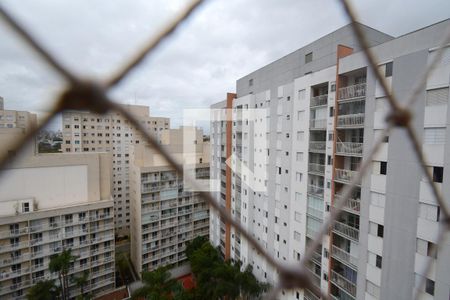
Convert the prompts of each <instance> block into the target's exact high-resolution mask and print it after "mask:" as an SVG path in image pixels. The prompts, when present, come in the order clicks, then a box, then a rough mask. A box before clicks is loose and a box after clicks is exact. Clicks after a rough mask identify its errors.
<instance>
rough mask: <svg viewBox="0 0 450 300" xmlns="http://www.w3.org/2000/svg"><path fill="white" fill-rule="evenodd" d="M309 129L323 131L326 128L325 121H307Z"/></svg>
mask: <svg viewBox="0 0 450 300" xmlns="http://www.w3.org/2000/svg"><path fill="white" fill-rule="evenodd" d="M309 128H310V129H323V130H325V129H326V128H327V119H311V120H310V121H309Z"/></svg>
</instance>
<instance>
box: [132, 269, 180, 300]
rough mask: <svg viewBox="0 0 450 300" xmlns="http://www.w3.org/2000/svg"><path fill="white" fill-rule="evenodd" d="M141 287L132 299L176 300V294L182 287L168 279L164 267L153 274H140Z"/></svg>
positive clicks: (168, 275)
mask: <svg viewBox="0 0 450 300" xmlns="http://www.w3.org/2000/svg"><path fill="white" fill-rule="evenodd" d="M142 282H143V284H144V286H143V287H141V288H140V289H138V290H137V291H135V292H134V293H133V295H132V297H131V298H132V299H138V298H144V299H147V300H172V299H183V298H177V297H178V295H177V293H180V292H181V291H182V287H181V286H180V284H179V283H178V282H177V281H176V279H171V278H170V273H169V272H168V269H167V268H166V267H161V268H158V269H156V270H155V271H153V272H142Z"/></svg>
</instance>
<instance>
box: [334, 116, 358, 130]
mask: <svg viewBox="0 0 450 300" xmlns="http://www.w3.org/2000/svg"><path fill="white" fill-rule="evenodd" d="M336 127H337V128H357V127H364V113H357V114H348V115H340V116H338V117H337V124H336Z"/></svg>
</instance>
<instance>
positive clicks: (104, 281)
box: [0, 128, 115, 299]
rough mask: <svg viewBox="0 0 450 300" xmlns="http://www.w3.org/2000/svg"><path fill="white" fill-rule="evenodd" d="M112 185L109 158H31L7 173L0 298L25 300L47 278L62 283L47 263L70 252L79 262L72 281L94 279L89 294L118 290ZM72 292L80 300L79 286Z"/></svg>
mask: <svg viewBox="0 0 450 300" xmlns="http://www.w3.org/2000/svg"><path fill="white" fill-rule="evenodd" d="M14 129H15V128H13V129H12V130H14ZM3 130H6V129H3ZM19 134H21V132H19ZM2 137H3V134H2V133H0V140H1V141H3V139H2ZM31 153H33V151H31ZM111 178H112V170H111V154H108V153H86V154H84V153H79V154H43V155H27V156H26V157H24V158H21V159H19V160H17V161H16V162H15V163H14V164H13V165H10V166H8V167H7V169H5V170H3V171H2V177H1V180H0V298H1V299H26V293H27V289H28V288H30V287H31V286H33V285H34V284H36V283H37V282H39V281H41V280H44V279H55V283H56V284H58V280H57V279H58V275H57V274H55V273H51V272H50V271H49V268H48V264H49V262H50V259H51V257H52V256H53V255H57V254H59V253H61V252H62V251H63V249H72V254H73V255H75V256H77V258H76V260H75V261H74V262H73V263H72V265H71V267H70V269H69V275H70V276H71V277H77V276H80V275H81V274H82V273H83V272H85V271H88V272H89V277H88V282H87V284H86V286H85V287H84V292H85V293H87V292H92V293H93V294H94V295H101V294H103V293H105V292H106V291H108V290H111V289H114V286H115V271H114V249H115V247H114V214H113V209H114V202H113V199H112V197H111ZM69 286H70V298H71V299H74V298H75V297H76V296H78V295H80V294H81V290H80V288H79V287H77V286H76V285H75V283H74V282H72V281H70V282H69Z"/></svg>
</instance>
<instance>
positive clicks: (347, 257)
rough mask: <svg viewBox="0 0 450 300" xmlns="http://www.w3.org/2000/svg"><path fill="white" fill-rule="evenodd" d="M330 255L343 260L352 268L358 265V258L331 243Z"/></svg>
mask: <svg viewBox="0 0 450 300" xmlns="http://www.w3.org/2000/svg"><path fill="white" fill-rule="evenodd" d="M331 256H333V257H334V258H336V259H337V260H339V261H341V262H343V263H344V264H347V265H350V266H351V267H353V268H357V266H358V258H357V257H355V256H353V255H351V254H350V253H348V252H347V251H345V250H343V249H341V248H339V247H337V246H335V245H333V246H332V248H331Z"/></svg>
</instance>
